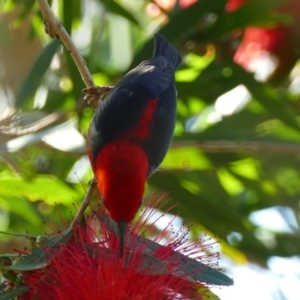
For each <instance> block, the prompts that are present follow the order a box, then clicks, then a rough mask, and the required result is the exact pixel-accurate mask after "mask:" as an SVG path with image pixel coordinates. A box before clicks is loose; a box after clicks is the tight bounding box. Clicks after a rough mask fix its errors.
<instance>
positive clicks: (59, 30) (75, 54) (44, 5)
mask: <svg viewBox="0 0 300 300" xmlns="http://www.w3.org/2000/svg"><path fill="white" fill-rule="evenodd" d="M37 2H38V4H39V6H40V9H41V12H42V15H43V18H44V22H45V27H46V32H47V33H48V34H49V35H50V37H52V38H59V39H60V40H61V41H62V43H63V44H64V45H65V47H66V48H67V51H68V52H69V53H70V55H71V56H72V58H73V59H74V61H75V64H76V66H77V68H78V70H79V72H80V74H81V77H82V80H83V81H84V83H85V85H86V86H87V87H93V86H95V84H94V81H93V78H92V76H91V74H90V72H89V70H88V68H87V66H86V62H85V60H84V59H83V57H82V56H81V54H80V53H79V51H78V50H77V48H76V47H75V45H74V43H73V42H72V40H71V38H70V36H69V34H68V33H67V31H66V30H65V28H64V27H63V26H62V24H61V23H60V22H58V21H57V20H56V18H55V16H54V14H53V12H52V10H51V8H50V7H49V4H48V2H47V0H37Z"/></svg>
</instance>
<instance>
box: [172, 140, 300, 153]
mask: <svg viewBox="0 0 300 300" xmlns="http://www.w3.org/2000/svg"><path fill="white" fill-rule="evenodd" d="M182 147H187V148H199V149H200V150H202V151H204V152H209V153H219V152H222V153H224V152H262V153H266V154H267V153H280V154H288V153H289V154H296V155H298V154H299V152H300V146H299V144H296V143H279V142H265V141H228V140H219V141H205V142H196V141H193V142H188V141H187V142H173V143H172V144H171V148H173V149H176V148H182Z"/></svg>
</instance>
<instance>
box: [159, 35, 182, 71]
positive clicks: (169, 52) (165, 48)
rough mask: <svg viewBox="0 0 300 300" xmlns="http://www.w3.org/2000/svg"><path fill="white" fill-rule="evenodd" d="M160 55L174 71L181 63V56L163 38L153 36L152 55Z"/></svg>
mask: <svg viewBox="0 0 300 300" xmlns="http://www.w3.org/2000/svg"><path fill="white" fill-rule="evenodd" d="M158 55H162V56H164V57H165V58H166V60H167V61H168V62H169V63H170V64H171V65H172V66H173V68H174V70H176V69H177V68H178V66H179V64H180V63H181V60H182V59H181V56H180V54H179V53H178V51H177V50H176V49H175V47H174V46H173V45H171V44H170V43H169V42H168V41H167V40H166V39H165V38H164V37H163V36H161V35H159V34H155V37H154V54H153V56H154V57H155V56H158Z"/></svg>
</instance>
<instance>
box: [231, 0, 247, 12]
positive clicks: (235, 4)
mask: <svg viewBox="0 0 300 300" xmlns="http://www.w3.org/2000/svg"><path fill="white" fill-rule="evenodd" d="M247 1H248V0H228V1H227V3H226V10H227V11H228V12H233V11H235V10H237V9H238V8H239V7H240V6H241V5H243V4H244V3H246V2H247Z"/></svg>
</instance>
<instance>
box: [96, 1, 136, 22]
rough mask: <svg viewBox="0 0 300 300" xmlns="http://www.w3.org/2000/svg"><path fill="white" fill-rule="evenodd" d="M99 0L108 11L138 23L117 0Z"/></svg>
mask: <svg viewBox="0 0 300 300" xmlns="http://www.w3.org/2000/svg"><path fill="white" fill-rule="evenodd" d="M99 2H101V3H102V4H103V5H104V6H105V8H106V9H107V10H108V11H109V12H111V13H113V14H116V15H119V16H122V17H124V18H125V19H127V20H128V21H130V22H132V23H134V24H136V25H139V22H138V20H137V19H136V18H135V17H134V16H133V15H132V14H131V13H130V12H129V11H128V10H126V9H125V8H124V7H122V6H121V5H120V4H118V3H117V2H115V1H113V0H99Z"/></svg>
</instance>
